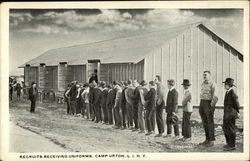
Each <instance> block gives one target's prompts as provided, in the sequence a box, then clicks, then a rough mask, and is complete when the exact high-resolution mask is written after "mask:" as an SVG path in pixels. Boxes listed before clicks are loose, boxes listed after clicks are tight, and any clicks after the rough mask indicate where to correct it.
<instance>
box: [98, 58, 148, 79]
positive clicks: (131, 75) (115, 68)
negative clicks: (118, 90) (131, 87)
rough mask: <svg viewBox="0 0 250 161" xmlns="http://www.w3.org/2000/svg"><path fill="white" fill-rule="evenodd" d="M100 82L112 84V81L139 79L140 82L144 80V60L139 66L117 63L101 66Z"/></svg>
mask: <svg viewBox="0 0 250 161" xmlns="http://www.w3.org/2000/svg"><path fill="white" fill-rule="evenodd" d="M100 71H101V73H100V75H101V76H100V81H105V82H108V83H112V81H114V80H116V81H127V80H128V79H133V80H134V79H137V80H138V81H139V82H140V81H142V80H143V79H144V60H142V61H140V62H138V63H137V64H132V63H115V64H101V66H100Z"/></svg>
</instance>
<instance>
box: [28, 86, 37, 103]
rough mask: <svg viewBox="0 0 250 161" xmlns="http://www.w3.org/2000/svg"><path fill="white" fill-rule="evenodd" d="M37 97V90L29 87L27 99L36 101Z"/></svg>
mask: <svg viewBox="0 0 250 161" xmlns="http://www.w3.org/2000/svg"><path fill="white" fill-rule="evenodd" d="M37 95H38V90H37V88H33V87H31V88H30V89H29V99H30V100H36V99H37Z"/></svg>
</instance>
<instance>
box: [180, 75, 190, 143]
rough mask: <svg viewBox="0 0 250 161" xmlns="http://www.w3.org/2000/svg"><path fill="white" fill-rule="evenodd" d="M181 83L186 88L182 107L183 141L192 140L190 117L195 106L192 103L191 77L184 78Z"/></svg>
mask: <svg viewBox="0 0 250 161" xmlns="http://www.w3.org/2000/svg"><path fill="white" fill-rule="evenodd" d="M181 85H183V88H184V95H183V99H182V108H183V117H182V136H183V141H190V140H191V123H190V117H191V114H192V112H193V106H192V104H191V100H192V95H191V92H190V90H189V87H190V86H191V84H190V82H189V79H184V80H183V83H182V84H181Z"/></svg>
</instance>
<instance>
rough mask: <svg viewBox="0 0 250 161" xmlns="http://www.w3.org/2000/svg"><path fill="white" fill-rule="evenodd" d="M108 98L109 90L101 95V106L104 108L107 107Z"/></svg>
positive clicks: (105, 90)
mask: <svg viewBox="0 0 250 161" xmlns="http://www.w3.org/2000/svg"><path fill="white" fill-rule="evenodd" d="M107 96H108V89H104V90H103V91H102V94H101V106H102V107H103V108H105V107H106V101H107Z"/></svg>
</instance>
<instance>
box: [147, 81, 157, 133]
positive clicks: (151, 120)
mask: <svg viewBox="0 0 250 161" xmlns="http://www.w3.org/2000/svg"><path fill="white" fill-rule="evenodd" d="M149 88H150V90H149V92H148V93H147V94H146V96H145V101H147V104H146V107H145V108H146V122H147V123H146V125H147V129H148V133H147V134H146V135H151V134H153V133H154V130H155V106H156V87H155V82H154V81H150V82H149Z"/></svg>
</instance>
